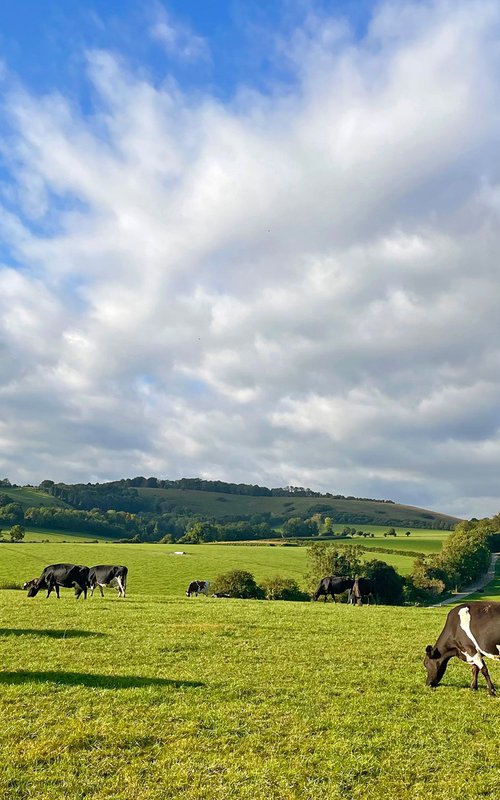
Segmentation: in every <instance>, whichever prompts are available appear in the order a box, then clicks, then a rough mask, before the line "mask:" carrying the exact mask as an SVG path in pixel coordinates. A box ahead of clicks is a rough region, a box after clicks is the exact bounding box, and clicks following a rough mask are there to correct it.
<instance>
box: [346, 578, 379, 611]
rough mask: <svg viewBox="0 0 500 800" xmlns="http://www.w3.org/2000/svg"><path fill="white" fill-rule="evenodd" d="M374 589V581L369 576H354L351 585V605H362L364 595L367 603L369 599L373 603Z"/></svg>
mask: <svg viewBox="0 0 500 800" xmlns="http://www.w3.org/2000/svg"><path fill="white" fill-rule="evenodd" d="M376 589H377V586H376V584H375V581H372V580H370V578H356V580H355V581H354V586H353V587H352V592H351V603H352V604H353V605H357V606H362V605H363V598H364V597H366V598H367V600H368V605H370V599H371V600H373V602H374V603H375V602H376Z"/></svg>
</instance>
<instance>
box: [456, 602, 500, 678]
mask: <svg viewBox="0 0 500 800" xmlns="http://www.w3.org/2000/svg"><path fill="white" fill-rule="evenodd" d="M458 616H459V617H460V627H461V628H462V630H463V632H464V633H465V634H466V636H468V637H469V639H470V640H471V642H472V644H473V645H474V647H475V648H476V650H477V654H476V656H474V658H472V659H471V661H470V662H469V663H471V664H472V663H474V664H477V666H478V667H479V669H482V667H483V666H484V664H483V661H482V659H481V656H480V655H479V653H482V654H483V656H486V657H487V658H495V659H498V658H500V655H492V654H491V653H487V652H486V650H483V649H482V648H481V647H480V646H479V644H478V642H477V640H476V637H475V636H474V634H473V633H472V631H471V629H470V612H469V608H468V606H464V607H463V608H461V609H460V611H459V612H458ZM497 649H498V650H499V651H500V645H498V644H497ZM476 657H477V658H479V660H480V661H481V664H478V663H477V662H476V661H475V660H474V659H475V658H476Z"/></svg>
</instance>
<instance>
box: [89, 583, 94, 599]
mask: <svg viewBox="0 0 500 800" xmlns="http://www.w3.org/2000/svg"><path fill="white" fill-rule="evenodd" d="M94 589H95V584H94V583H91V584H90V596H91V597H93V596H94Z"/></svg>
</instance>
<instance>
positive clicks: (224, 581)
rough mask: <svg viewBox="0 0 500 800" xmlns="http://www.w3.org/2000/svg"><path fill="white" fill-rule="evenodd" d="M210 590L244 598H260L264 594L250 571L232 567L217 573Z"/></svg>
mask: <svg viewBox="0 0 500 800" xmlns="http://www.w3.org/2000/svg"><path fill="white" fill-rule="evenodd" d="M212 591H213V593H214V594H222V595H228V596H229V597H239V598H245V599H252V598H258V599H260V598H262V597H263V596H264V593H263V591H262V589H261V588H260V586H257V584H256V582H255V578H254V576H253V575H252V573H251V572H246V570H244V569H233V570H231V571H230V572H224V573H223V574H222V575H218V576H217V577H216V579H215V581H214V582H213V584H212Z"/></svg>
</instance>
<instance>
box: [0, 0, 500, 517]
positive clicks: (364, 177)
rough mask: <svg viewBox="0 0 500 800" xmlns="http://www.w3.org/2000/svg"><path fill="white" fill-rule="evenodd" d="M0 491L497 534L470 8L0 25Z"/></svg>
mask: <svg viewBox="0 0 500 800" xmlns="http://www.w3.org/2000/svg"><path fill="white" fill-rule="evenodd" d="M0 85H1V100H0V473H1V474H0V477H3V476H5V477H8V478H9V479H10V480H11V481H12V482H16V483H20V484H25V483H30V484H31V483H32V484H38V483H39V482H40V481H42V480H44V479H52V480H55V481H65V482H87V481H92V482H94V481H106V480H113V479H118V478H122V477H133V476H136V475H144V476H145V477H149V476H156V477H160V478H172V479H173V478H180V477H195V476H201V477H204V478H206V479H221V480H227V481H234V482H245V483H259V484H261V485H266V486H285V485H288V484H292V485H299V486H307V487H310V488H312V489H316V490H320V491H330V492H332V493H334V494H337V493H338V494H345V495H355V496H361V497H372V498H386V499H392V500H395V501H397V502H402V503H407V504H410V505H417V506H423V507H427V508H432V509H434V510H437V511H443V512H447V513H451V514H454V515H457V516H463V517H471V516H476V517H482V516H486V515H492V514H495V513H497V512H498V511H499V510H500V501H499V480H498V478H499V474H500V431H499V426H500V369H499V367H500V308H499V306H500V303H499V292H498V284H499V272H500V261H499V258H498V253H499V250H500V228H499V215H500V163H499V155H498V154H499V133H500V112H499V109H500V102H499V100H500V98H499V94H500V5H499V4H498V3H497V2H490V0H466V2H462V0H453V2H451V0H450V1H448V0H436V1H435V2H434V0H429V2H427V1H425V2H407V3H406V2H379V3H375V2H364V0H361V1H360V0H356V2H348V0H343V1H340V0H339V2H333V0H323V1H322V2H314V1H313V0H274V1H270V0H266V2H264V0H245V2H243V1H242V0H234V1H233V0H218V1H217V2H211V3H202V2H199V0H173V1H172V2H169V3H167V2H165V3H160V2H159V0H158V1H157V0H153V2H142V0H141V2H139V1H138V0H135V1H133V0H120V2H118V0H95V1H94V2H77V1H75V2H73V3H71V4H69V3H67V2H66V1H65V0H19V2H17V3H4V4H2V6H1V7H0Z"/></svg>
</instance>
